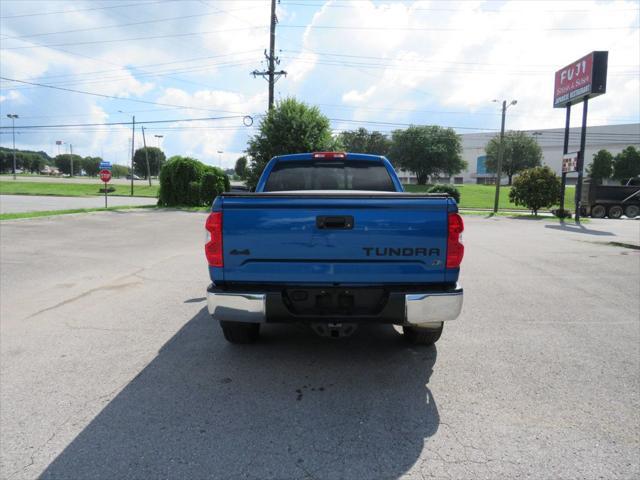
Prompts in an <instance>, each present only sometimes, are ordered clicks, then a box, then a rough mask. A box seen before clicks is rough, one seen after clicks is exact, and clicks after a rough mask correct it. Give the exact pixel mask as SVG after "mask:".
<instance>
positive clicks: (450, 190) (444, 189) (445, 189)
mask: <svg viewBox="0 0 640 480" xmlns="http://www.w3.org/2000/svg"><path fill="white" fill-rule="evenodd" d="M427 193H447V194H449V195H450V196H452V197H453V198H454V199H455V201H456V203H460V190H458V189H457V188H456V187H454V186H453V185H434V186H433V187H431V188H430V189H429V190H427Z"/></svg>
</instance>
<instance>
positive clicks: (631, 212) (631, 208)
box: [624, 205, 640, 218]
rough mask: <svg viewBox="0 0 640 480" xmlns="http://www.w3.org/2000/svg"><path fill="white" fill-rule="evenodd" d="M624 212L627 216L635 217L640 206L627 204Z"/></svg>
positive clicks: (638, 212)
mask: <svg viewBox="0 0 640 480" xmlns="http://www.w3.org/2000/svg"><path fill="white" fill-rule="evenodd" d="M624 214H625V215H626V216H627V218H636V217H637V216H638V214H640V207H639V206H638V205H627V208H625V209H624Z"/></svg>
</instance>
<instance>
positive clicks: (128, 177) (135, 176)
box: [127, 175, 142, 180]
mask: <svg viewBox="0 0 640 480" xmlns="http://www.w3.org/2000/svg"><path fill="white" fill-rule="evenodd" d="M133 179H134V180H142V179H141V178H140V177H139V176H138V175H134V176H133ZM127 180H131V175H127Z"/></svg>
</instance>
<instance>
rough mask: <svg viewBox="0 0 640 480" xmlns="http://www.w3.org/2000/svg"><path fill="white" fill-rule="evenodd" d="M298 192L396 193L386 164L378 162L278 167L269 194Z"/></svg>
mask: <svg viewBox="0 0 640 480" xmlns="http://www.w3.org/2000/svg"><path fill="white" fill-rule="evenodd" d="M295 190H373V191H379V192H395V191H396V188H395V186H394V185H393V181H392V180H391V176H390V175H389V172H388V171H387V169H386V167H385V166H384V164H382V163H381V162H376V161H366V160H358V161H349V160H318V161H311V162H310V161H308V160H307V161H304V160H303V161H295V160H292V161H285V162H278V163H276V164H275V165H274V167H273V170H271V173H270V174H269V177H268V178H267V183H266V184H265V187H264V191H265V192H285V191H295Z"/></svg>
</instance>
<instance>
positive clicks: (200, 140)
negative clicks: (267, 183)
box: [158, 88, 267, 168]
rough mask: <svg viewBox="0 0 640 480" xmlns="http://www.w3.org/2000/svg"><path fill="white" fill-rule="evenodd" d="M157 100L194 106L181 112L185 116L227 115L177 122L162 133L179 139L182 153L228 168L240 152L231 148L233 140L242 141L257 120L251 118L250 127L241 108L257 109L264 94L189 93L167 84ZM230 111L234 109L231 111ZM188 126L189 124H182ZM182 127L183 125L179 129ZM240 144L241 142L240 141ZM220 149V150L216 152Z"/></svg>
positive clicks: (262, 106)
mask: <svg viewBox="0 0 640 480" xmlns="http://www.w3.org/2000/svg"><path fill="white" fill-rule="evenodd" d="M158 101H159V102H163V103H172V104H180V105H185V106H193V107H196V108H197V109H198V110H188V111H186V112H184V114H185V115H186V116H192V117H195V118H202V117H207V116H231V117H233V118H226V119H221V120H212V121H196V122H189V123H186V122H180V123H177V124H176V125H175V127H174V128H175V133H174V131H169V132H167V134H166V135H171V136H175V135H177V136H178V137H179V138H180V143H181V144H182V145H185V146H186V149H185V155H190V156H194V157H196V158H198V159H199V160H201V161H203V162H204V163H208V164H210V165H218V164H219V163H220V160H222V166H223V167H225V168H231V167H233V166H234V164H235V161H236V159H237V158H238V157H239V156H240V155H242V154H241V153H239V152H238V150H237V148H235V145H234V140H237V139H238V138H242V139H243V140H244V141H246V139H247V138H248V137H249V136H250V135H252V134H253V133H254V132H255V127H256V126H257V124H258V120H257V119H254V120H253V121H254V124H253V126H251V127H247V126H246V125H245V119H244V118H243V115H244V113H243V112H255V111H261V110H262V109H263V108H264V105H265V104H266V101H267V98H266V94H258V95H254V96H246V95H243V94H240V93H237V92H230V91H222V90H217V91H216V90H199V91H196V92H194V93H189V92H186V91H184V90H181V89H178V88H168V89H166V90H165V92H164V94H163V95H162V96H161V97H160V98H159V99H158ZM205 108H206V109H211V110H217V111H228V112H230V113H226V114H219V115H214V114H207V113H206V112H203V111H202V110H201V109H205ZM233 112H237V113H236V114H235V115H234V114H233ZM185 127H189V128H185ZM183 128H185V129H183ZM242 143H243V144H244V142H242ZM220 151H222V152H224V153H222V154H220V153H218V152H220Z"/></svg>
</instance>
